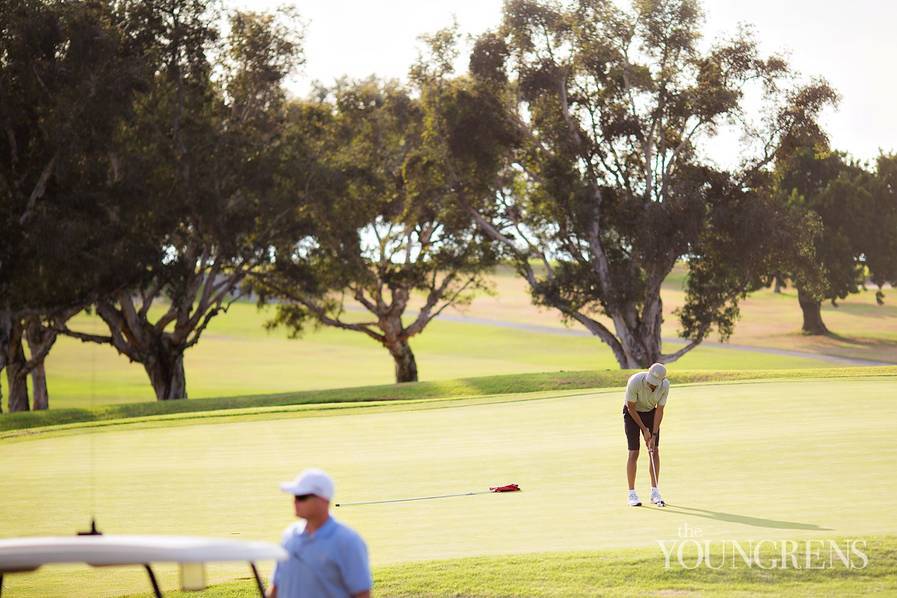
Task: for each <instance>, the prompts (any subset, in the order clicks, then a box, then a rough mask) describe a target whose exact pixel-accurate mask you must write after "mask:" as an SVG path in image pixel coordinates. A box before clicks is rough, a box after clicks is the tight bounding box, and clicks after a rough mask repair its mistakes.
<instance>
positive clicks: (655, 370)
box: [645, 363, 667, 386]
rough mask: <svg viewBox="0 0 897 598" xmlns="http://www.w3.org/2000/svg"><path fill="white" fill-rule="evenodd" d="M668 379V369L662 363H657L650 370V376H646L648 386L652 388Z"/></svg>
mask: <svg viewBox="0 0 897 598" xmlns="http://www.w3.org/2000/svg"><path fill="white" fill-rule="evenodd" d="M666 377H667V368H666V366H664V365H663V364H662V363H655V364H654V365H652V366H651V367H649V368H648V375H647V376H646V378H645V379H646V380H647V381H648V384H651V385H652V386H657V385H659V384H660V383H661V382H663V379H664V378H666Z"/></svg>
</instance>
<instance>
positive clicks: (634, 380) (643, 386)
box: [626, 372, 670, 412]
mask: <svg viewBox="0 0 897 598" xmlns="http://www.w3.org/2000/svg"><path fill="white" fill-rule="evenodd" d="M647 377H648V372H639V373H638V374H633V375H632V376H630V377H629V382H627V383H626V402H627V403H635V410H636V411H643V412H644V411H651V410H652V409H654V408H655V407H657V406H658V405H660V406H661V407H663V406H664V405H666V404H667V397H668V396H669V394H670V380H669V379H668V378H664V379H663V380H661V382H660V384H659V385H658V386H657V388H655V389H654V391H653V392H652V391H651V389H650V388H649V387H648V381H647V379H646V378H647Z"/></svg>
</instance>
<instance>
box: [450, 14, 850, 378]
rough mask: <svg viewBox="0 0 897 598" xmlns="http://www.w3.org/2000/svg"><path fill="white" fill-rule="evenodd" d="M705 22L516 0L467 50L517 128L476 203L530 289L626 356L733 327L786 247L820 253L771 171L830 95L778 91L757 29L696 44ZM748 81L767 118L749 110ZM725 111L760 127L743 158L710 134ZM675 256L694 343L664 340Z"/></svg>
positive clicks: (682, 316)
mask: <svg viewBox="0 0 897 598" xmlns="http://www.w3.org/2000/svg"><path fill="white" fill-rule="evenodd" d="M700 20H701V13H700V9H699V6H698V4H697V3H696V2H695V1H693V0H651V1H641V0H640V1H636V2H633V4H632V6H631V8H630V9H628V10H622V9H620V8H618V6H617V3H615V2H611V1H601V0H580V1H578V2H571V3H567V4H560V3H554V2H552V3H548V2H540V1H536V0H512V1H510V2H508V3H506V5H505V10H504V19H503V23H502V26H501V28H500V29H499V30H498V31H496V32H491V33H487V34H485V35H483V36H482V37H481V38H480V39H479V40H478V41H477V43H476V45H475V48H474V51H473V53H472V56H471V63H470V64H471V73H472V75H473V76H474V77H475V78H477V79H479V80H481V81H484V82H487V81H488V82H490V83H491V84H492V86H493V88H495V89H496V93H498V90H499V89H500V88H503V93H504V94H505V98H507V103H508V105H509V107H510V108H509V109H510V110H511V111H512V113H513V114H514V116H515V118H516V119H517V121H518V122H519V123H520V126H521V128H522V129H523V130H524V131H525V141H524V143H523V144H522V146H521V147H518V148H515V149H514V150H513V152H512V153H511V160H510V164H509V167H508V170H507V171H506V172H507V182H506V184H505V185H504V187H503V189H502V190H501V192H500V193H499V197H498V201H497V202H496V203H481V204H477V203H476V202H474V201H469V202H468V204H469V206H470V208H471V210H472V211H473V212H474V213H475V214H476V217H477V218H478V220H479V222H480V225H481V227H482V228H483V230H485V231H486V232H487V233H488V234H489V235H490V237H491V238H492V239H494V240H495V242H496V243H498V244H499V245H500V246H501V247H503V249H504V252H505V254H506V255H507V256H508V257H509V258H510V259H511V260H512V261H513V263H514V264H515V265H516V268H517V270H518V271H519V272H520V274H521V275H522V276H523V277H524V278H525V279H526V280H527V281H528V283H529V286H530V289H531V291H532V294H533V299H534V300H535V301H536V302H537V303H539V304H542V305H546V306H550V307H553V308H555V309H557V310H559V311H560V312H561V313H562V314H563V316H564V318H565V319H567V320H571V321H576V322H579V323H580V324H582V325H583V326H585V327H586V328H587V329H588V330H589V331H590V332H592V334H594V335H595V336H597V337H598V338H599V339H601V340H602V341H603V342H604V343H606V344H607V345H609V346H610V347H611V349H612V350H613V352H614V355H615V357H616V359H617V361H618V363H619V364H620V366H621V367H623V368H635V367H645V366H647V365H650V364H651V363H652V362H655V361H662V362H671V361H674V360H676V359H678V358H679V357H681V356H682V355H684V354H685V353H686V352H688V351H690V350H691V349H693V348H694V347H695V346H697V345H698V344H699V343H700V342H701V341H702V340H704V339H705V338H706V337H707V336H708V335H709V334H710V332H711V330H713V329H716V331H717V332H718V333H719V334H720V336H721V337H722V338H723V339H725V338H728V336H729V335H730V334H731V332H732V329H733V326H734V323H735V320H736V319H737V317H738V301H739V299H740V298H742V297H743V296H744V295H745V294H746V293H747V292H749V291H750V290H752V289H754V288H756V287H757V286H759V285H760V284H762V283H763V282H768V277H769V275H770V274H771V273H772V272H774V271H775V264H776V262H777V261H779V259H780V258H781V256H782V255H784V254H783V252H784V250H785V249H786V248H787V247H789V246H790V247H791V248H792V249H793V248H796V249H797V250H798V253H800V254H801V255H802V256H803V257H804V258H806V255H807V253H808V252H811V251H812V245H811V244H809V242H808V240H809V238H810V235H811V234H812V232H813V231H814V230H815V229H814V224H813V223H812V222H811V221H809V220H808V219H807V218H806V217H805V215H803V214H800V213H799V211H797V210H794V209H791V208H789V207H788V206H784V205H781V204H780V203H779V202H776V201H775V198H774V197H773V196H772V195H771V194H770V192H769V183H770V177H769V175H768V172H767V170H768V165H769V164H770V162H771V161H772V159H773V157H774V152H775V150H776V148H777V146H778V145H779V143H780V141H781V140H782V139H783V137H784V135H785V134H787V132H788V131H790V130H792V129H794V128H796V127H799V126H802V125H803V124H804V123H807V122H812V121H814V119H815V116H816V114H817V113H818V111H819V110H820V109H821V108H822V107H823V106H825V105H827V104H829V103H830V102H832V101H833V100H834V97H835V96H834V92H832V90H831V89H830V88H829V87H828V86H827V85H826V84H825V83H823V82H813V83H810V84H808V85H805V86H803V87H798V88H786V87H785V86H784V82H785V80H786V79H787V77H788V76H789V71H788V69H787V65H786V63H785V62H784V61H783V60H782V59H781V58H778V57H776V56H773V57H769V58H764V57H762V56H761V55H760V54H759V51H758V49H757V45H756V42H755V40H754V39H753V38H752V36H751V34H750V31H749V30H742V31H740V32H739V33H738V34H737V35H736V36H735V37H733V38H732V39H730V40H728V41H724V42H720V43H718V44H716V45H715V46H714V47H713V48H711V49H710V50H709V51H707V52H702V51H700V50H699V48H698V40H699V37H700ZM756 90H759V91H761V92H762V93H763V95H764V97H765V98H766V100H767V101H768V102H769V105H767V106H766V110H765V111H763V115H764V116H763V117H754V116H752V115H753V112H752V111H750V110H748V109H747V108H746V101H745V95H746V94H747V93H749V92H751V91H756ZM727 124H731V125H733V126H737V127H738V128H739V129H740V130H741V131H742V132H743V133H744V134H745V135H746V136H747V137H748V138H749V139H751V140H752V141H753V144H752V146H751V147H750V148H747V149H748V150H752V151H751V152H750V156H749V157H748V158H746V159H745V160H744V162H743V163H742V164H741V165H740V166H739V167H738V168H731V169H724V168H722V167H720V166H718V165H716V164H715V163H714V161H712V160H711V159H710V158H709V157H708V156H707V151H706V149H705V148H704V147H703V143H704V141H706V139H707V138H708V137H710V136H712V135H713V134H715V133H716V132H717V130H718V129H719V128H721V127H723V126H724V125H727ZM444 126H445V127H446V128H447V129H448V130H453V129H454V128H455V125H453V124H452V123H451V119H446V120H445V124H444ZM774 224H775V226H773V225H774ZM757 230H764V231H771V232H770V234H768V235H757V234H756V231H757ZM680 261H683V262H684V263H686V264H687V265H688V268H689V278H688V287H687V293H686V303H685V305H684V306H683V307H682V309H681V310H680V312H679V320H680V324H681V327H682V328H681V331H680V335H681V336H682V337H683V338H684V339H686V340H687V341H688V342H687V344H686V345H685V346H684V347H683V348H682V349H680V350H678V351H675V352H673V353H663V352H662V351H661V324H662V320H663V315H662V314H663V310H662V307H663V305H662V301H661V296H660V288H661V284H662V283H663V280H664V279H665V278H666V276H667V275H668V274H669V272H670V271H671V269H672V268H673V266H674V265H675V264H676V263H677V262H680ZM534 264H539V265H540V266H541V269H539V268H537V267H536V266H535V265H534Z"/></svg>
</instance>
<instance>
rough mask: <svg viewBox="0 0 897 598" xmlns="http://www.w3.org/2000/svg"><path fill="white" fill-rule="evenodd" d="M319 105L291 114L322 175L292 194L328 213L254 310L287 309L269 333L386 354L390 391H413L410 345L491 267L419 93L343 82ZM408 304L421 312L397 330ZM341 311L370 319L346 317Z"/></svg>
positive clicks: (287, 250) (263, 276) (277, 269)
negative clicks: (307, 332) (312, 199)
mask: <svg viewBox="0 0 897 598" xmlns="http://www.w3.org/2000/svg"><path fill="white" fill-rule="evenodd" d="M469 92H470V90H468V89H465V88H464V86H463V85H458V86H456V87H455V88H454V90H453V92H452V93H454V94H461V95H463V94H465V93H469ZM449 95H450V94H449ZM322 98H323V99H321V100H320V101H319V102H318V103H317V104H315V105H311V106H306V107H305V108H304V109H301V110H299V109H297V111H296V112H295V115H296V118H297V121H296V126H297V127H300V128H301V130H302V131H303V132H304V131H306V130H308V126H307V125H302V123H303V121H304V122H309V121H311V122H314V123H315V128H316V130H317V134H316V136H317V138H318V139H319V140H320V141H319V142H318V144H317V145H315V151H316V153H317V154H318V155H319V157H320V160H321V165H320V170H321V174H320V175H319V176H318V177H316V180H315V181H313V182H312V186H311V188H310V189H311V190H310V191H309V185H308V184H306V183H304V182H302V181H300V180H296V179H294V182H293V183H292V186H293V187H294V188H296V189H304V190H306V191H307V192H310V193H311V194H312V195H317V201H318V202H320V203H325V204H327V206H328V207H327V208H326V210H323V211H321V212H320V214H321V218H320V219H319V220H318V226H317V227H316V240H315V243H314V245H313V247H311V248H309V247H304V248H303V247H302V244H301V243H300V242H299V240H298V239H294V240H292V241H291V242H290V243H289V244H288V245H286V246H284V247H282V248H280V250H279V251H277V254H276V255H277V257H276V259H275V261H274V263H273V264H272V267H271V268H270V269H266V270H262V271H260V272H259V273H258V274H257V275H256V277H255V284H256V288H257V289H258V290H259V291H260V293H261V294H262V298H263V300H265V299H266V298H267V297H268V296H276V297H278V298H280V299H283V300H285V301H286V302H284V303H279V304H278V306H277V316H276V318H275V320H274V324H281V325H285V326H287V327H288V328H289V329H290V330H291V331H292V332H293V333H294V334H298V333H299V332H301V331H302V329H303V327H304V326H305V325H306V323H307V322H308V321H313V322H315V323H318V324H323V325H326V326H333V327H336V328H340V329H343V330H350V331H354V332H359V333H362V334H365V335H367V336H368V337H370V338H372V339H374V340H375V341H377V342H378V343H380V344H381V345H382V346H383V347H385V348H386V349H387V350H388V351H389V353H390V355H391V356H392V358H393V360H394V362H395V374H396V382H411V381H416V380H417V379H418V367H417V361H416V358H415V356H414V353H413V351H412V349H411V345H410V340H411V338H413V337H414V336H416V335H418V334H420V333H421V332H423V331H424V329H425V328H426V327H427V325H428V324H429V323H430V322H431V321H432V320H433V319H434V318H436V317H437V316H438V315H439V314H440V313H442V312H443V311H444V310H445V309H447V308H448V307H449V306H452V305H459V304H463V303H464V302H465V301H467V300H468V299H469V298H470V297H471V292H472V291H474V290H477V289H483V288H485V279H484V277H483V274H484V273H485V272H486V271H487V270H488V269H489V268H490V267H491V266H493V265H494V263H495V255H494V252H493V251H492V249H491V244H490V243H489V242H488V241H487V240H486V239H484V238H483V237H482V235H481V234H480V233H479V231H478V229H477V226H476V223H475V222H474V221H473V219H472V218H471V217H470V215H469V214H468V213H467V212H466V211H465V210H464V209H463V208H462V207H461V206H460V205H459V203H458V201H457V196H456V194H455V193H454V192H453V191H452V189H451V188H450V187H449V186H448V185H447V182H446V181H447V177H446V174H445V169H446V162H445V158H446V156H447V155H448V150H447V148H446V140H445V139H441V138H440V137H439V135H438V131H434V130H432V129H430V128H428V110H429V107H428V101H427V91H426V90H424V91H423V92H422V93H421V95H420V96H419V97H417V98H415V97H413V96H412V95H411V94H410V93H409V90H407V89H405V88H403V87H401V86H399V85H398V84H396V83H384V84H381V83H379V82H378V81H376V80H373V79H371V80H368V81H363V82H359V83H349V82H346V81H344V82H342V83H341V84H339V85H337V87H336V88H334V89H333V90H331V91H325V92H324V93H322ZM331 102H332V104H331ZM308 137H309V136H308V135H307V134H305V133H303V134H302V135H298V136H297V138H298V139H299V140H300V142H301V143H303V144H305V143H307V141H308ZM449 143H450V141H449ZM296 172H298V173H303V175H307V173H308V170H307V169H304V168H298V169H296ZM415 293H420V294H421V295H422V303H423V304H422V306H421V307H420V309H419V311H418V313H417V314H416V315H414V316H412V318H411V320H410V322H409V323H406V322H405V321H404V319H403V318H404V317H405V316H406V314H407V312H408V309H409V306H410V304H411V302H412V300H413V296H414V294H415ZM347 300H349V301H353V300H354V302H356V303H357V305H358V306H359V308H360V309H362V310H364V311H366V312H367V313H368V314H370V315H371V316H372V318H371V319H370V320H363V321H358V319H357V318H354V317H351V316H350V315H349V314H347V305H346V302H347Z"/></svg>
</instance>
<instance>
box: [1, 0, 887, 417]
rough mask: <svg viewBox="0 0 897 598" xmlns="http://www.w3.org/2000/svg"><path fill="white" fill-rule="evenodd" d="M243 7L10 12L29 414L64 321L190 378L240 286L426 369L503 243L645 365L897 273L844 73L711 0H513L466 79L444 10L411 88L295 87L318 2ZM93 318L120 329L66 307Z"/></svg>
mask: <svg viewBox="0 0 897 598" xmlns="http://www.w3.org/2000/svg"><path fill="white" fill-rule="evenodd" d="M218 7H219V4H218V3H216V2H212V1H211V0H115V1H113V0H93V1H91V2H80V1H74V0H5V1H4V2H3V3H2V4H0V127H2V134H0V202H2V206H0V369H5V370H6V375H7V380H8V409H9V411H21V410H27V409H32V408H33V409H45V408H47V407H48V405H49V393H48V387H47V379H46V372H45V369H44V360H45V358H46V356H47V354H48V353H49V351H50V350H51V348H52V347H53V344H54V342H55V341H56V339H57V338H58V336H59V335H61V334H62V335H69V336H71V337H74V338H78V339H81V340H82V341H85V342H95V343H107V344H111V345H112V346H114V347H115V348H116V350H117V351H119V352H120V353H121V354H123V355H125V356H127V357H128V358H129V359H130V360H131V361H133V362H137V363H140V364H141V365H142V366H143V367H144V369H145V370H146V372H147V375H148V377H149V380H150V382H151V384H152V386H153V389H154V390H155V393H156V397H157V398H158V399H160V400H168V399H181V398H186V397H187V391H186V388H187V386H186V373H185V371H184V353H185V351H187V350H188V349H189V348H190V347H192V346H194V345H195V344H197V343H198V342H199V341H200V339H201V337H202V333H203V331H204V330H205V329H206V327H207V326H208V324H209V322H210V321H211V320H212V319H213V318H214V317H215V316H216V315H217V314H219V313H221V312H222V311H225V310H227V307H228V305H229V302H231V301H233V300H234V298H235V297H237V296H239V295H240V294H241V293H246V294H250V293H251V294H252V296H253V297H255V298H257V300H258V301H259V302H262V303H264V302H273V303H276V317H275V319H274V321H272V322H271V325H272V326H284V327H286V328H287V329H289V330H290V331H291V332H293V333H295V334H299V333H301V332H302V330H303V328H304V327H305V326H306V325H307V324H308V323H310V322H316V323H320V324H324V325H328V326H335V327H338V328H342V329H346V330H353V331H356V332H359V333H362V334H365V335H367V336H369V337H371V338H372V339H374V340H375V341H377V342H378V343H380V344H381V345H382V346H383V347H384V348H385V349H386V350H388V351H389V353H390V355H391V356H392V357H393V359H394V361H395V368H396V380H397V381H398V382H405V381H414V380H417V378H418V371H417V363H416V360H415V356H414V354H413V352H412V350H411V346H410V339H411V338H412V337H413V336H414V335H416V334H419V333H421V332H423V330H424V329H425V328H426V326H427V325H428V323H429V322H430V321H432V319H433V318H435V317H436V316H438V315H439V314H440V313H441V312H442V311H443V310H444V309H446V307H448V306H450V305H453V304H459V303H463V302H465V301H469V300H470V299H471V297H472V296H473V294H474V293H475V292H477V291H479V290H483V289H484V288H486V287H487V286H488V284H487V278H486V274H487V273H488V272H489V271H490V269H491V268H492V267H493V266H494V265H495V264H496V263H499V262H500V261H501V262H505V263H511V264H513V266H514V268H515V269H516V271H517V272H518V273H519V275H520V276H522V277H523V278H524V279H525V280H526V281H527V283H528V285H529V289H530V291H531V294H532V299H533V301H534V302H535V303H537V304H539V305H543V306H547V307H550V308H553V309H555V310H557V311H558V312H560V314H561V315H562V316H563V318H564V319H565V320H568V321H573V322H577V323H578V324H580V325H582V326H584V327H585V328H587V329H588V330H589V331H590V332H591V333H592V334H594V335H595V336H596V337H597V339H598V340H599V341H600V342H603V343H606V344H607V345H608V346H609V347H610V348H611V349H612V350H613V352H614V355H615V356H616V358H617V360H618V362H619V364H620V367H622V368H635V367H644V366H647V365H650V364H651V363H653V362H655V361H662V362H671V361H674V360H676V359H678V358H679V357H681V356H682V355H684V354H685V353H686V352H688V351H689V350H691V349H692V348H694V347H695V346H697V345H698V344H699V343H701V342H702V341H703V340H704V339H705V338H707V337H708V335H710V334H711V333H713V332H715V333H716V334H718V335H719V336H720V337H721V338H723V339H726V338H728V337H729V336H730V335H731V333H732V331H733V327H734V325H735V322H736V320H737V319H738V305H739V300H740V299H742V298H743V297H744V296H745V295H746V294H747V293H749V292H751V291H752V290H755V289H757V288H759V287H761V286H763V285H768V284H770V283H771V282H772V280H773V279H774V278H775V279H778V280H779V281H782V280H788V281H790V284H793V285H794V286H795V287H796V288H797V291H798V296H799V298H800V306H801V307H802V308H803V310H804V328H805V330H807V331H808V332H812V333H825V332H826V330H825V324H824V323H823V322H822V319H821V317H820V304H821V302H822V301H824V300H835V299H837V298H840V297H844V296H846V295H847V294H848V293H852V292H856V291H857V290H859V288H860V287H861V285H862V284H863V283H864V280H865V277H866V276H869V277H870V279H871V280H872V282H873V283H874V284H876V285H879V286H881V285H883V284H885V283H888V282H890V283H892V284H893V283H895V282H897V157H895V156H887V155H882V156H881V157H880V158H879V159H878V161H877V163H876V164H874V165H864V164H860V163H856V162H855V161H851V160H850V159H849V158H847V157H846V156H845V155H844V154H842V153H839V152H837V151H835V150H834V149H832V148H831V147H830V146H829V143H828V139H827V136H826V133H825V131H824V130H823V129H822V128H821V126H820V124H819V119H818V117H819V114H820V111H822V110H823V109H825V108H826V107H828V106H831V105H833V104H834V103H836V102H837V93H836V92H835V91H834V90H833V89H832V88H831V87H830V86H829V85H828V84H827V83H825V81H823V80H822V79H811V80H807V81H802V80H800V78H798V77H796V76H795V74H794V73H793V72H792V71H791V70H790V69H789V66H788V64H787V63H786V61H785V60H783V59H782V58H781V57H779V56H775V55H773V56H764V55H762V54H761V53H760V51H759V49H758V45H757V42H756V40H755V39H754V38H753V37H752V35H751V33H750V31H749V30H738V31H736V33H735V34H734V35H733V36H732V37H731V38H730V39H728V40H725V41H721V42H719V43H717V44H716V45H714V46H713V47H712V48H711V49H709V50H706V51H705V50H702V49H700V44H699V41H700V35H701V22H702V17H701V10H700V6H699V5H698V3H697V2H696V1H695V0H654V1H651V2H642V1H638V2H633V3H632V5H631V7H629V8H628V9H622V8H620V7H619V6H618V5H617V3H615V2H613V1H611V0H603V1H602V0H579V1H568V2H560V3H558V2H549V1H547V0H508V1H507V2H506V3H505V6H504V15H503V19H502V22H501V24H500V26H499V27H498V28H497V29H495V30H493V31H488V32H484V33H483V34H482V35H480V36H479V37H477V38H476V39H475V41H474V43H473V44H472V47H471V49H470V51H469V52H468V54H469V56H467V57H466V58H467V62H468V65H469V67H468V69H467V72H464V73H456V72H454V69H453V65H454V64H455V63H456V61H457V59H458V57H459V52H461V51H462V50H461V47H462V45H461V44H460V43H459V40H460V34H459V33H458V31H457V29H455V28H447V29H444V30H441V31H438V32H436V33H434V34H429V35H424V36H422V37H421V41H422V48H423V51H422V52H421V56H420V58H419V59H418V61H417V62H416V63H415V64H413V65H411V67H410V70H409V73H408V77H407V81H405V82H397V81H381V80H377V79H375V78H371V79H367V80H361V81H351V80H347V79H341V80H339V81H338V83H336V84H335V85H333V86H330V87H319V88H316V89H315V90H314V91H313V92H312V93H311V94H310V95H309V97H307V98H304V99H297V98H292V97H290V96H289V94H287V92H286V90H285V82H286V80H287V79H288V77H290V76H291V75H292V74H293V73H295V72H297V71H298V70H299V69H298V67H300V66H301V65H302V63H303V61H304V56H303V33H304V31H303V29H302V27H301V26H300V25H299V21H298V20H297V16H296V15H294V14H291V13H290V12H286V11H279V12H270V13H260V12H244V11H236V12H230V13H223V12H221V11H220V9H219V8H218ZM755 96H759V97H762V98H763V99H762V106H760V107H756V106H753V105H751V103H749V102H747V101H746V99H745V98H746V97H755ZM723 128H727V129H731V130H734V131H736V132H737V133H738V134H739V135H740V136H741V137H742V138H743V140H744V144H743V149H742V154H741V158H742V160H741V163H740V165H739V166H737V167H723V166H720V165H719V164H717V163H716V162H715V161H714V160H713V159H711V157H710V156H709V155H708V154H709V149H708V144H707V142H708V140H709V139H710V138H711V137H712V136H713V135H714V134H715V133H716V132H717V131H718V130H720V129H723ZM683 261H684V262H685V263H687V265H688V269H689V274H688V278H687V288H686V301H685V304H684V306H683V307H682V308H681V309H680V310H679V311H678V312H677V316H678V318H679V330H680V335H681V336H682V338H684V339H686V340H687V343H686V345H685V346H684V347H683V348H682V349H681V350H679V351H676V352H675V353H671V354H666V353H663V352H662V350H661V322H662V313H663V310H662V303H661V296H660V287H661V283H662V282H663V280H664V278H666V276H667V274H669V272H670V271H671V269H672V268H673V266H674V265H675V264H676V263H677V262H683ZM413 296H414V297H417V298H418V299H416V301H418V303H419V305H418V304H416V305H415V307H416V308H418V309H416V311H415V312H413V313H414V315H413V317H412V315H411V314H410V313H409V314H408V317H405V318H403V316H404V315H406V311H407V308H408V305H409V301H411V299H412V297H413ZM879 297H881V295H879ZM347 301H350V302H352V303H353V304H356V305H360V306H362V307H363V308H364V310H365V316H364V317H363V318H359V317H358V312H357V310H355V311H354V312H353V313H352V316H353V317H347V312H346V309H345V307H346V306H345V303H346V302H347ZM154 304H155V305H156V306H157V307H158V306H160V305H161V307H162V309H155V310H151V308H152V306H153V305H154ZM84 310H90V311H91V312H93V313H95V314H96V315H98V316H99V318H101V319H102V321H103V322H104V323H105V325H106V327H107V328H108V330H105V331H104V332H102V333H95V332H90V331H85V330H77V329H73V328H71V327H70V325H69V324H70V321H71V318H72V317H73V316H74V315H76V314H78V313H80V312H82V311H84ZM347 367H348V364H347ZM29 377H31V380H32V384H31V386H32V391H31V394H32V396H29V388H28V384H27V380H28V378H29Z"/></svg>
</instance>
